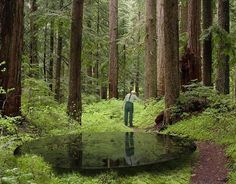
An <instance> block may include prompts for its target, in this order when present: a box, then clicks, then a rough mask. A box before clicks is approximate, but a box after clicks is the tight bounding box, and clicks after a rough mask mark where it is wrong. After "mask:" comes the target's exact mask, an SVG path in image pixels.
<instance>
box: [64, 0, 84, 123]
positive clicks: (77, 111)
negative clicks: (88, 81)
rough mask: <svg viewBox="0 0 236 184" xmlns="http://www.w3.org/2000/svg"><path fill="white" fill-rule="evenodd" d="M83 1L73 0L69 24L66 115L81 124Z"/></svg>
mask: <svg viewBox="0 0 236 184" xmlns="http://www.w3.org/2000/svg"><path fill="white" fill-rule="evenodd" d="M83 6H84V0H73V5H72V23H71V50H70V65H69V98H68V114H69V116H70V117H71V118H72V119H74V120H76V121H78V122H79V123H80V124H81V116H82V100H81V63H82V60H81V52H82V30H83Z"/></svg>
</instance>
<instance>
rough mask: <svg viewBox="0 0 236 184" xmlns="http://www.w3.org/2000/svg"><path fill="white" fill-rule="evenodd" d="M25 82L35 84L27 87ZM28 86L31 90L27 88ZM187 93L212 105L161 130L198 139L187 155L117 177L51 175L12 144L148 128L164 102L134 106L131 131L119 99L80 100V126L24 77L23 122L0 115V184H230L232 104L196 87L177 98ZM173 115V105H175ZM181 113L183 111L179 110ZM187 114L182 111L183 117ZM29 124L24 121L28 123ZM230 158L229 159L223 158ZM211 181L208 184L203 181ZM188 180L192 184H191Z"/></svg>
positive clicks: (234, 172) (234, 148) (235, 168)
mask: <svg viewBox="0 0 236 184" xmlns="http://www.w3.org/2000/svg"><path fill="white" fill-rule="evenodd" d="M31 86H35V88H32V87H31ZM28 89H31V90H28ZM192 96H197V97H198V96H207V97H208V98H209V99H210V100H211V101H212V103H211V104H210V107H208V108H207V109H205V111H204V112H202V113H201V114H197V115H194V116H192V117H190V118H187V119H186V118H184V117H183V119H182V120H181V121H180V122H178V123H176V124H174V125H172V126H169V127H167V129H166V130H164V131H162V133H163V134H169V135H176V136H180V137H185V138H190V139H192V140H194V141H196V142H198V148H199V149H197V151H196V153H194V154H193V155H191V156H190V157H189V158H183V159H181V160H179V161H175V162H171V163H169V164H168V163H166V164H163V165H161V167H160V166H159V167H155V168H150V169H149V170H145V171H140V172H137V173H135V174H126V175H119V174H118V173H117V172H115V171H107V172H105V173H101V174H98V175H96V176H93V177H90V176H84V175H81V174H80V173H68V174H65V175H60V176H58V175H56V174H55V172H54V170H53V168H52V167H51V166H50V165H49V164H48V163H47V162H45V161H44V159H43V158H42V157H39V156H36V155H25V156H22V157H19V158H16V157H14V155H13V152H14V150H15V148H16V147H17V146H19V145H22V144H24V143H25V142H28V141H31V140H35V139H38V138H40V137H46V136H60V135H68V134H78V133H82V132H127V131H128V132H130V131H136V132H139V131H148V132H149V131H152V129H150V127H151V126H154V120H155V118H156V115H157V114H159V113H160V112H161V111H163V109H164V101H163V100H161V101H156V100H150V101H149V102H146V104H145V106H144V104H143V103H136V104H135V112H134V126H135V127H134V129H130V128H128V127H125V126H124V123H123V110H122V104H123V101H119V100H108V101H101V100H99V99H98V100H97V99H96V97H93V96H84V97H83V99H84V101H83V117H82V122H83V126H79V125H78V123H76V122H73V121H71V120H69V119H68V116H67V114H66V104H58V103H57V102H55V100H54V98H53V95H50V93H49V90H48V87H47V85H46V84H45V82H44V81H35V80H33V79H30V80H28V81H25V83H24V93H23V98H22V99H23V103H22V112H23V114H24V115H25V117H27V120H28V121H27V122H26V123H25V124H24V123H23V124H20V121H19V119H18V118H0V127H3V129H4V130H5V131H3V132H0V134H2V135H0V163H1V164H0V183H1V184H25V183H36V184H67V183H68V184H77V183H83V184H104V183H106V184H189V183H190V181H192V183H194V182H195V183H197V184H218V183H220V184H223V183H225V182H226V181H227V180H228V181H227V183H228V184H235V183H236V138H235V132H236V119H235V117H236V107H235V102H234V101H233V100H232V99H231V98H230V97H227V96H218V95H217V94H214V92H213V91H212V90H210V89H205V88H199V89H195V90H193V91H192V92H190V93H185V96H181V100H182V101H183V102H185V101H189V97H190V98H192ZM176 112H177V113H178V112H179V111H178V109H176ZM184 115H185V114H184ZM186 116H187V117H189V116H188V115H186ZM29 122H30V123H29ZM228 158H230V159H228ZM209 182H211V183H209ZM195 183H194V184H195Z"/></svg>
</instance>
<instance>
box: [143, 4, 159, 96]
mask: <svg viewBox="0 0 236 184" xmlns="http://www.w3.org/2000/svg"><path fill="white" fill-rule="evenodd" d="M145 2H146V40H145V47H146V48H145V49H146V53H145V72H144V73H145V74H144V75H145V79H144V80H145V88H144V96H145V99H148V98H156V97H157V35H156V33H157V32H156V0H146V1H145Z"/></svg>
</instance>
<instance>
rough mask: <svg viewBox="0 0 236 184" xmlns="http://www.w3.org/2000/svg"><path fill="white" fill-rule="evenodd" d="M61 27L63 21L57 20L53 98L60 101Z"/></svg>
mask: <svg viewBox="0 0 236 184" xmlns="http://www.w3.org/2000/svg"><path fill="white" fill-rule="evenodd" d="M61 8H63V0H61V1H60V9H61ZM62 27H63V22H62V21H61V22H59V25H58V40H57V62H56V67H55V70H56V71H55V99H56V100H57V101H58V102H60V97H61V93H60V92H61V65H62V48H63V45H62V44H63V38H62Z"/></svg>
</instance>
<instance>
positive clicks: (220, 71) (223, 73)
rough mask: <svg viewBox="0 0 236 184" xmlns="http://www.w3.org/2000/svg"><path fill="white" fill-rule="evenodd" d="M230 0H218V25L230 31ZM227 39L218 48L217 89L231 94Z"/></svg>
mask: <svg viewBox="0 0 236 184" xmlns="http://www.w3.org/2000/svg"><path fill="white" fill-rule="evenodd" d="M229 14H230V13H229V0H218V25H219V27H220V28H221V29H222V30H225V31H226V32H229V24H230V19H229V17H230V16H229ZM225 47H226V43H225V39H224V38H222V39H221V40H220V42H219V45H218V48H217V50H218V51H217V67H216V90H217V91H218V92H219V93H222V94H229V55H228V54H226V53H225Z"/></svg>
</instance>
